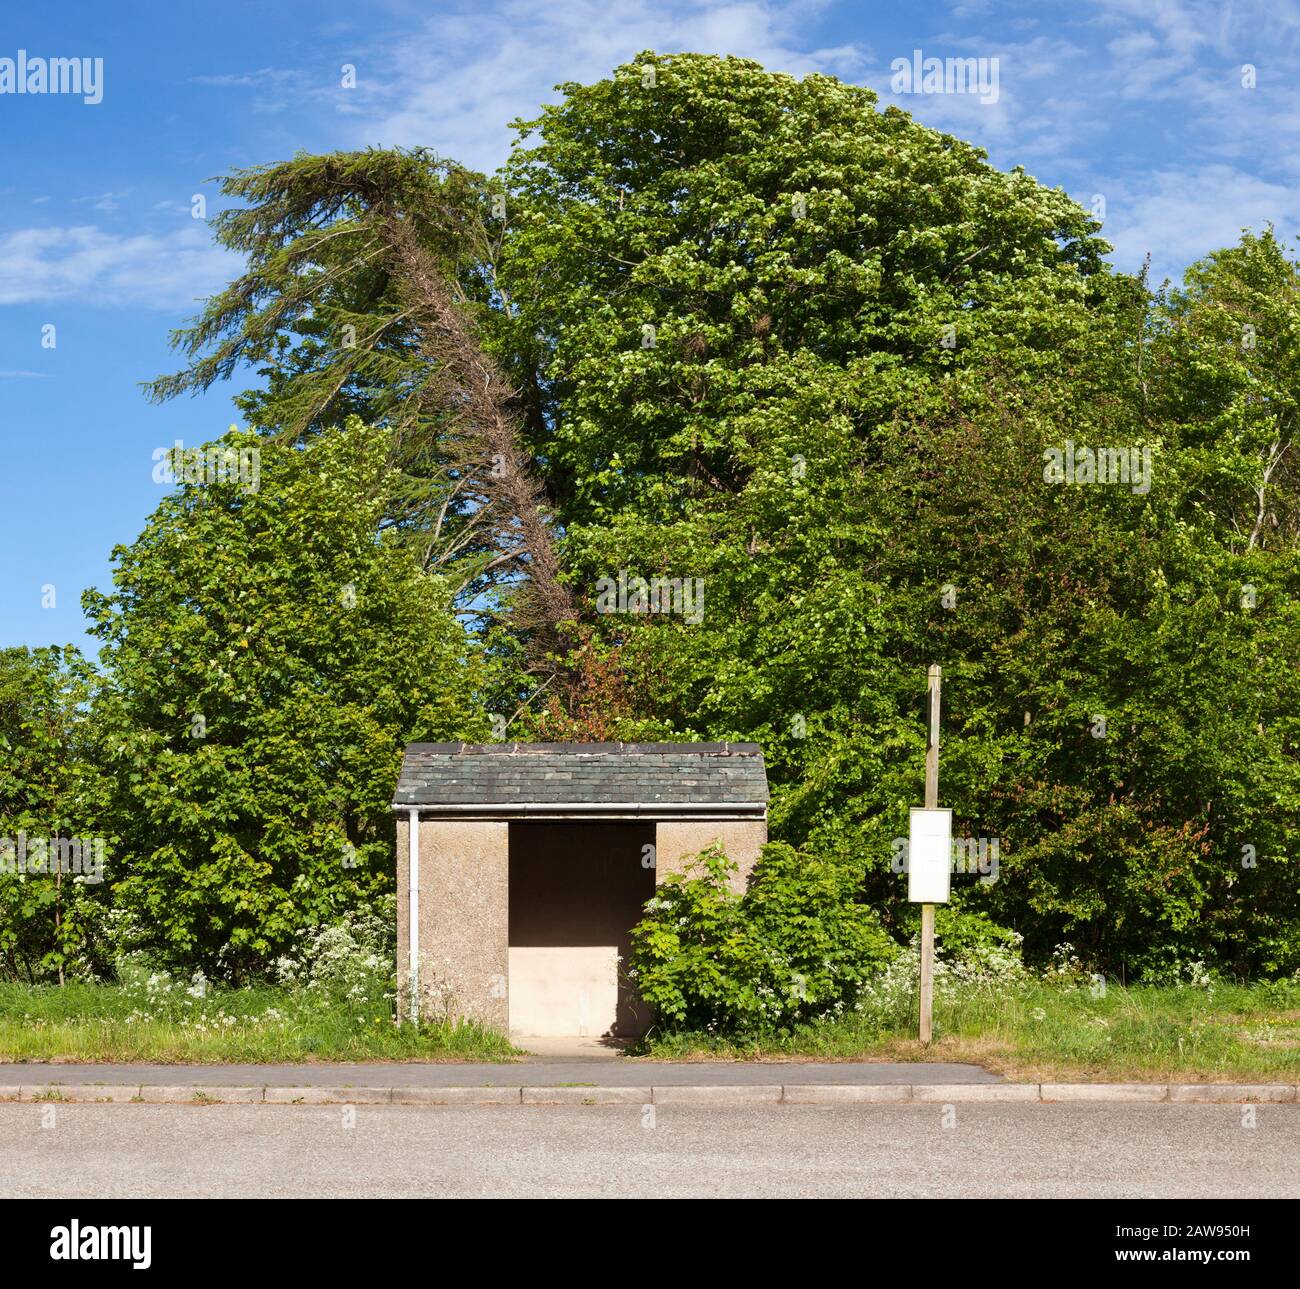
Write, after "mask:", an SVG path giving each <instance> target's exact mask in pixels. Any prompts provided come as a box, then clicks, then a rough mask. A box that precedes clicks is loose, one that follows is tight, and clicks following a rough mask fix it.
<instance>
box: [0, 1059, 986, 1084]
mask: <svg viewBox="0 0 1300 1289" xmlns="http://www.w3.org/2000/svg"><path fill="white" fill-rule="evenodd" d="M1002 1081H1003V1080H1002V1079H1001V1076H1000V1075H996V1074H990V1073H989V1072H988V1071H987V1070H985V1069H982V1068H981V1067H980V1066H978V1065H950V1064H945V1063H942V1062H937V1061H931V1062H916V1063H914V1064H894V1063H887V1062H883V1061H880V1062H878V1061H840V1062H826V1063H810V1062H804V1061H745V1062H740V1061H736V1062H725V1061H676V1062H668V1061H638V1060H628V1059H617V1060H609V1059H608V1058H605V1059H599V1060H594V1061H568V1062H565V1061H517V1062H512V1063H507V1064H491V1063H478V1062H475V1063H471V1064H450V1063H448V1064H435V1063H420V1064H414V1063H401V1062H393V1063H379V1064H373V1065H343V1064H328V1065H327V1064H323V1063H322V1064H319V1065H134V1064H132V1065H60V1064H45V1063H40V1062H26V1061H24V1062H15V1063H13V1064H7V1065H0V1084H9V1083H15V1084H35V1083H137V1084H139V1083H149V1084H160V1085H166V1086H171V1087H175V1086H178V1085H182V1084H189V1083H194V1084H221V1085H224V1086H227V1087H265V1086H275V1087H353V1088H396V1087H404V1088H412V1087H439V1088H445V1087H514V1088H517V1087H521V1086H527V1087H554V1086H556V1085H557V1084H562V1083H592V1084H599V1085H600V1086H602V1087H625V1088H626V1087H641V1086H644V1085H646V1084H651V1085H653V1086H655V1087H665V1086H668V1085H676V1086H697V1087H698V1086H718V1085H724V1086H734V1085H738V1084H755V1083H759V1084H771V1083H800V1084H807V1083H855V1084H860V1083H870V1084H876V1083H914V1084H915V1083H924V1084H934V1083H1000V1082H1002Z"/></svg>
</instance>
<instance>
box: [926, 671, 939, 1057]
mask: <svg viewBox="0 0 1300 1289" xmlns="http://www.w3.org/2000/svg"><path fill="white" fill-rule="evenodd" d="M942 677H943V673H942V671H941V669H940V668H939V667H938V665H933V666H931V668H930V671H929V695H928V703H927V718H928V727H929V728H928V737H927V739H926V745H925V808H926V809H927V810H935V809H937V808H938V806H939V691H940V687H941V684H942ZM933 1012H934V905H933V904H922V905H921V1025H920V1036H921V1042H922V1043H928V1042H929V1041H930V1039H931V1036H932V1033H933V1030H932V1016H933Z"/></svg>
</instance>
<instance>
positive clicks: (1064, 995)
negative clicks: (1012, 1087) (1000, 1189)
mask: <svg viewBox="0 0 1300 1289" xmlns="http://www.w3.org/2000/svg"><path fill="white" fill-rule="evenodd" d="M915 1036H916V1020H915V1012H914V1011H909V1010H908V1009H906V1008H896V1009H893V1011H892V1014H891V1013H890V1012H885V1013H882V1012H880V1011H863V1012H854V1013H851V1014H850V1015H847V1016H845V1017H842V1018H840V1019H838V1020H835V1021H828V1022H824V1023H819V1024H811V1025H804V1026H801V1027H798V1028H796V1029H795V1030H794V1031H793V1032H792V1033H789V1034H785V1035H772V1036H766V1037H756V1038H752V1039H748V1040H739V1039H723V1038H717V1037H713V1036H710V1035H707V1034H655V1033H652V1034H651V1035H650V1036H649V1038H648V1039H647V1040H646V1042H645V1044H644V1045H643V1047H642V1048H641V1049H639V1050H640V1052H641V1054H643V1055H646V1056H650V1057H654V1058H658V1059H661V1060H719V1059H724V1060H732V1059H734V1060H755V1059H758V1060H809V1059H812V1060H822V1061H843V1060H873V1061H876V1060H878V1061H970V1062H973V1063H976V1064H979V1065H983V1066H985V1067H986V1068H988V1069H990V1070H994V1071H996V1072H997V1073H1001V1074H1005V1075H1007V1076H1008V1077H1010V1078H1013V1079H1021V1080H1025V1081H1070V1082H1079V1081H1106V1082H1124V1081H1135V1082H1161V1083H1163V1082H1180V1083H1198V1082H1243V1083H1300V985H1298V984H1297V983H1296V982H1281V983H1278V984H1256V985H1247V986H1242V985H1226V984H1218V983H1216V984H1213V985H1211V986H1209V987H1208V988H1204V989H1202V988H1192V987H1187V986H1184V987H1177V988H1150V987H1148V988H1144V987H1134V988H1123V987H1120V986H1117V985H1108V986H1107V987H1106V989H1105V992H1104V993H1102V994H1100V996H1097V991H1095V990H1093V989H1092V988H1090V987H1088V986H1086V985H1066V984H1057V983H1049V982H1038V981H1034V982H1029V983H1024V984H1016V985H1000V984H994V985H981V986H974V987H972V988H970V989H969V990H966V991H962V992H958V993H956V994H954V995H952V996H949V997H945V998H942V999H940V1000H939V1001H938V1002H936V1006H935V1041H934V1042H933V1043H932V1044H931V1045H929V1046H928V1047H925V1046H922V1044H921V1043H919V1042H918V1041H917V1040H916V1037H915Z"/></svg>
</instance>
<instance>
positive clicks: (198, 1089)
mask: <svg viewBox="0 0 1300 1289" xmlns="http://www.w3.org/2000/svg"><path fill="white" fill-rule="evenodd" d="M0 1101H10V1102H13V1101H19V1102H27V1103H53V1104H60V1103H83V1104H84V1103H92V1104H94V1103H99V1104H120V1103H123V1102H135V1103H137V1104H139V1103H144V1104H153V1105H157V1104H181V1105H217V1104H221V1105H254V1104H255V1105H407V1106H458V1105H460V1106H464V1105H516V1106H517V1105H526V1106H551V1105H716V1106H728V1105H732V1106H740V1105H745V1106H749V1105H852V1104H860V1105H886V1104H888V1105H937V1104H948V1103H955V1102H967V1103H970V1102H984V1103H996V1102H1020V1103H1024V1102H1038V1103H1040V1104H1056V1103H1061V1102H1075V1103H1077V1102H1094V1103H1112V1104H1113V1103H1117V1102H1119V1103H1122V1102H1128V1103H1133V1102H1144V1103H1163V1104H1181V1105H1195V1104H1202V1105H1205V1104H1240V1103H1247V1102H1249V1103H1258V1104H1273V1105H1287V1104H1295V1103H1296V1102H1297V1101H1300V1089H1298V1088H1297V1086H1296V1085H1295V1084H1291V1083H1174V1084H1165V1083H1042V1084H1039V1083H949V1084H942V1083H939V1084H905V1083H876V1084H871V1083H864V1084H838V1083H820V1084H818V1083H809V1084H784V1085H783V1084H779V1083H771V1084H730V1085H716V1086H686V1085H669V1086H660V1087H652V1086H643V1087H599V1086H586V1085H581V1086H574V1085H567V1086H555V1087H515V1088H512V1087H492V1086H484V1087H466V1086H456V1087H444V1088H427V1087H407V1088H348V1087H315V1086H302V1087H227V1086H224V1085H219V1084H208V1085H195V1084H178V1085H175V1086H164V1085H150V1084H144V1085H141V1084H101V1083H46V1084H21V1085H9V1086H4V1085H0Z"/></svg>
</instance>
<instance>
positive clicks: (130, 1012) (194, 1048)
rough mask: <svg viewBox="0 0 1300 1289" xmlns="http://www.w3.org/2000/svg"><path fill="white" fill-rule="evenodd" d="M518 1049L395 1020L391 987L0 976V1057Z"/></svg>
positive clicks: (466, 1032)
mask: <svg viewBox="0 0 1300 1289" xmlns="http://www.w3.org/2000/svg"><path fill="white" fill-rule="evenodd" d="M517 1055H518V1052H517V1051H516V1049H515V1048H513V1047H512V1046H511V1045H510V1043H509V1041H508V1040H507V1039H506V1038H504V1037H503V1036H502V1035H500V1034H498V1033H495V1032H494V1031H492V1030H489V1029H486V1028H484V1027H482V1026H480V1025H475V1024H450V1023H437V1022H432V1023H426V1024H424V1025H421V1026H420V1027H419V1028H418V1029H416V1028H414V1027H413V1026H410V1025H400V1026H399V1025H396V1024H395V1023H394V1021H393V1015H392V1008H391V1004H390V1003H389V1002H387V1001H385V1000H384V997H383V995H382V994H380V995H378V996H377V997H375V998H373V999H371V1000H369V1001H361V1002H356V1001H352V1002H349V1001H347V1000H346V999H343V998H339V997H337V996H334V997H331V996H329V995H324V994H320V993H316V992H312V991H301V992H291V991H289V990H286V989H277V988H269V987H268V988H255V989H238V990H236V989H217V988H215V987H211V986H210V987H209V988H208V990H207V991H206V993H205V995H204V996H203V997H194V996H192V995H190V994H189V993H188V992H187V991H186V990H185V989H184V988H180V987H176V986H174V985H173V986H168V985H163V986H161V987H157V988H154V989H152V990H149V989H146V988H145V987H143V986H141V985H136V986H131V987H128V986H122V985H105V984H96V985H90V984H69V985H66V986H63V987H59V986H57V985H19V984H0V1062H9V1061H148V1062H153V1063H159V1064H175V1063H182V1062H197V1063H219V1062H238V1063H268V1064H269V1063H281V1062H299V1061H414V1060H420V1061H508V1060H510V1059H512V1058H513V1057H515V1056H517Z"/></svg>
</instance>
